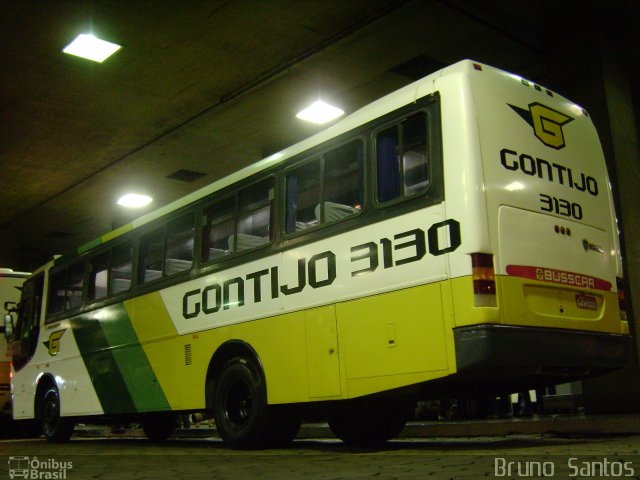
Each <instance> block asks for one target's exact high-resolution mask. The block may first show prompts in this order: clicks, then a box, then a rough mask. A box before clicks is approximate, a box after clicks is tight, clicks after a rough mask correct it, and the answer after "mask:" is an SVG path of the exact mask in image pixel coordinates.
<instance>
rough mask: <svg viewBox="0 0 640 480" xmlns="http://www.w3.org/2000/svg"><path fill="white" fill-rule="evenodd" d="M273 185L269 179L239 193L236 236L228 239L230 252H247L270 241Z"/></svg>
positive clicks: (271, 179)
mask: <svg viewBox="0 0 640 480" xmlns="http://www.w3.org/2000/svg"><path fill="white" fill-rule="evenodd" d="M273 183H274V181H273V178H269V179H267V180H265V181H263V182H260V183H258V184H257V185H253V186H251V187H249V188H245V189H244V190H242V191H240V193H239V197H238V218H237V221H238V225H237V229H236V232H237V235H235V236H232V237H229V243H228V245H229V249H230V250H231V251H233V252H236V251H238V252H240V251H242V250H249V249H251V248H255V247H258V246H260V245H264V244H267V243H269V242H270V241H271V233H272V232H271V231H272V228H271V213H272V211H273V197H274V185H273Z"/></svg>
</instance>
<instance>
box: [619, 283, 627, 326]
mask: <svg viewBox="0 0 640 480" xmlns="http://www.w3.org/2000/svg"><path fill="white" fill-rule="evenodd" d="M616 286H617V287H618V308H619V309H620V320H624V321H627V306H626V305H625V301H624V280H623V279H622V278H620V277H617V278H616Z"/></svg>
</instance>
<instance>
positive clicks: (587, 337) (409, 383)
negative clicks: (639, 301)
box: [7, 60, 630, 448]
mask: <svg viewBox="0 0 640 480" xmlns="http://www.w3.org/2000/svg"><path fill="white" fill-rule="evenodd" d="M621 282H622V268H621V259H620V253H619V240H618V231H617V226H616V217H615V214H614V205H613V202H612V194H611V190H610V184H609V180H608V176H607V169H606V165H605V160H604V157H603V153H602V149H601V146H600V143H599V139H598V135H597V133H596V130H595V128H594V126H593V124H592V122H591V119H590V117H589V114H588V113H587V111H586V110H584V109H583V108H582V107H580V106H578V105H576V104H574V103H572V102H571V101H569V100H567V99H565V98H564V97H562V96H561V95H559V94H558V93H556V92H553V91H551V90H549V89H547V88H544V87H542V86H540V85H538V84H536V83H534V82H532V81H529V80H527V79H524V78H521V77H519V76H516V75H513V74H509V73H506V72H503V71H501V70H498V69H496V68H493V67H490V66H488V65H484V64H481V63H478V62H474V61H469V60H465V61H461V62H459V63H456V64H454V65H452V66H449V67H447V68H444V69H442V70H440V71H438V72H436V73H434V74H432V75H429V76H427V77H425V78H423V79H422V80H419V81H416V82H415V83H411V84H409V85H407V86H406V87H404V88H401V89H399V90H398V91H396V92H394V93H391V94H389V95H387V96H385V97H383V98H381V99H379V100H377V101H374V102H373V103H371V104H369V105H367V106H365V107H364V108H362V109H360V110H358V111H356V112H355V113H353V114H351V115H349V116H347V117H345V118H344V119H342V120H340V121H339V122H337V123H335V124H334V125H333V126H331V127H329V128H327V129H325V130H323V131H321V132H320V133H317V134H315V135H313V136H311V137H309V138H308V139H306V140H303V141H301V142H300V143H298V144H295V145H293V146H291V147H289V148H287V149H285V150H283V151H281V152H279V153H276V154H274V155H271V156H269V157H267V158H265V159H263V160H261V161H259V162H257V163H255V164H253V165H251V166H248V167H246V168H244V169H242V170H240V171H238V172H236V173H233V174H231V175H230V176H228V177H225V178H223V179H220V180H218V181H215V182H214V183H212V184H211V185H209V186H206V187H204V188H202V189H200V190H198V191H195V192H193V193H191V194H189V195H187V196H185V197H184V198H181V199H179V200H177V201H175V202H173V203H171V204H169V205H167V206H164V207H162V208H160V209H158V210H157V211H155V212H152V213H149V214H147V215H144V216H142V217H140V218H139V219H137V220H134V221H133V222H132V223H130V224H127V225H125V226H122V227H120V228H118V229H116V230H114V231H112V232H111V233H108V234H106V235H104V236H102V237H101V238H98V239H96V240H95V241H92V242H90V243H88V244H86V245H83V246H81V247H79V248H77V249H76V250H74V251H72V252H69V253H67V254H66V255H63V256H61V257H57V258H55V259H53V260H52V261H50V262H49V263H47V264H46V265H44V266H43V267H41V268H40V269H39V270H37V271H36V272H35V273H34V274H33V275H32V276H31V277H30V278H29V279H28V280H27V282H26V283H25V286H24V289H23V292H22V301H21V303H20V311H19V315H18V318H17V322H16V325H13V324H12V323H11V322H8V324H7V330H8V332H9V334H10V335H11V338H12V342H13V343H15V344H16V346H15V347H14V348H13V352H14V357H13V365H14V368H15V373H14V375H13V382H12V395H13V402H14V416H15V418H21V419H31V418H37V419H39V420H40V421H41V423H42V426H43V431H44V435H45V436H46V438H47V439H49V440H52V441H66V440H68V439H69V438H70V436H71V435H72V432H73V428H74V424H75V423H76V422H78V421H84V422H91V421H94V422H95V421H117V422H124V421H129V422H137V423H139V424H140V425H141V426H142V428H143V430H144V432H145V433H146V435H147V436H148V437H149V438H151V439H153V440H162V439H166V438H168V437H169V436H170V435H171V432H172V430H173V428H174V425H175V418H176V415H178V414H184V413H189V412H200V413H204V414H208V415H212V416H213V418H214V419H215V423H216V428H217V431H218V433H219V435H220V436H221V438H222V439H223V441H224V442H225V443H226V444H227V445H229V446H231V447H233V448H262V447H268V446H274V445H283V444H287V443H289V442H291V441H292V440H293V439H294V438H295V436H296V432H297V431H298V428H299V426H300V423H301V421H303V420H308V419H309V418H314V419H322V420H325V421H327V422H328V424H329V426H330V428H331V430H332V431H333V433H335V435H336V436H337V437H339V438H340V439H342V440H344V441H345V442H348V443H350V444H354V445H371V444H379V443H382V442H385V441H387V440H389V439H392V438H394V437H396V436H397V435H398V434H399V432H400V431H401V429H402V428H403V426H404V425H405V422H406V421H407V418H408V417H409V415H410V414H411V408H412V405H413V402H414V401H415V399H416V398H428V397H429V396H434V395H437V396H441V395H443V394H456V395H460V394H464V392H467V393H468V392H476V391H480V390H482V391H487V392H488V391H496V392H498V391H503V392H514V391H524V390H528V389H533V388H536V387H538V386H542V385H551V384H555V383H564V382H567V381H571V380H574V379H580V378H585V377H587V376H590V375H597V374H601V373H604V372H608V371H610V370H613V369H616V368H619V367H621V366H623V365H625V364H626V363H627V361H628V359H629V355H630V337H629V327H628V322H627V320H626V318H625V316H624V311H623V310H622V309H621V306H622V305H623V303H622V298H621V295H622V288H621Z"/></svg>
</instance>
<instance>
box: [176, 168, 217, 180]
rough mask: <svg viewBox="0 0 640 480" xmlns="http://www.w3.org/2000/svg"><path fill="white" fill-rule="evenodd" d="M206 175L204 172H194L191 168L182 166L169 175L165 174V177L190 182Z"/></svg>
mask: <svg viewBox="0 0 640 480" xmlns="http://www.w3.org/2000/svg"><path fill="white" fill-rule="evenodd" d="M206 175H207V174H206V173H202V172H194V171H193V170H185V169H184V168H181V169H180V170H176V171H175V172H173V173H172V174H171V175H167V178H170V179H171V180H179V181H181V182H188V183H191V182H195V181H196V180H198V179H199V178H202V177H204V176H206Z"/></svg>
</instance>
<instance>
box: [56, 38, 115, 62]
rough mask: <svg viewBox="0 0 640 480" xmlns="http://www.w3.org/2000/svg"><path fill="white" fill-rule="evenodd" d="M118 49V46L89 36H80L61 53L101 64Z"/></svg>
mask: <svg viewBox="0 0 640 480" xmlns="http://www.w3.org/2000/svg"><path fill="white" fill-rule="evenodd" d="M120 48H121V47H120V45H116V44H115V43H111V42H107V41H105V40H100V39H99V38H97V37H95V36H93V35H91V34H80V35H78V36H77V37H76V39H75V40H74V41H73V42H71V43H70V44H69V45H67V46H66V47H65V48H64V50H62V51H63V52H64V53H68V54H70V55H75V56H76V57H82V58H86V59H88V60H93V61H94V62H99V63H102V62H104V61H105V60H106V59H107V58H109V57H110V56H111V55H113V54H114V53H116V52H117V51H118V50H120Z"/></svg>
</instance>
